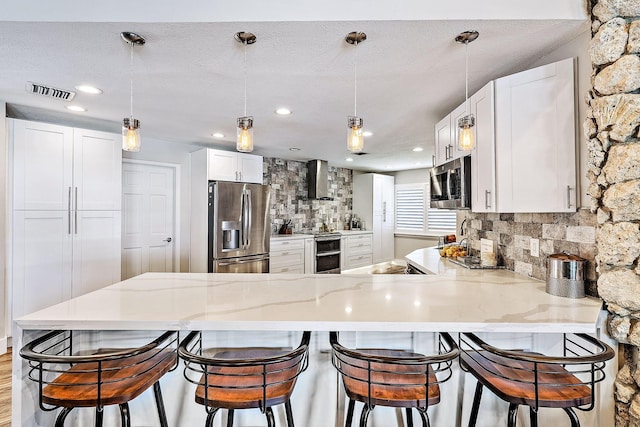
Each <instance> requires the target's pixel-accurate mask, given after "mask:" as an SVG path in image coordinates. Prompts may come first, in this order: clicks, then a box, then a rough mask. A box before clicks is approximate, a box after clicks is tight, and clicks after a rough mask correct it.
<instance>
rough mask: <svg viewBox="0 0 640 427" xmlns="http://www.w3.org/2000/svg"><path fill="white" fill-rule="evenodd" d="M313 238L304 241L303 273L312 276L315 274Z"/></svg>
mask: <svg viewBox="0 0 640 427" xmlns="http://www.w3.org/2000/svg"><path fill="white" fill-rule="evenodd" d="M315 246H316V244H315V239H314V238H313V237H311V238H306V239H304V272H305V273H306V274H313V273H315V272H316V248H315Z"/></svg>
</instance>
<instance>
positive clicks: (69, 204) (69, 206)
mask: <svg viewBox="0 0 640 427" xmlns="http://www.w3.org/2000/svg"><path fill="white" fill-rule="evenodd" d="M67 211H68V212H69V234H71V187H69V203H68V206H67Z"/></svg>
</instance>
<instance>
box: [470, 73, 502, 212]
mask: <svg viewBox="0 0 640 427" xmlns="http://www.w3.org/2000/svg"><path fill="white" fill-rule="evenodd" d="M493 88H494V83H493V82H489V83H488V84H487V85H485V86H484V87H483V88H482V89H480V90H479V91H478V92H476V93H475V94H473V95H472V96H471V97H470V98H469V105H470V106H471V112H472V113H473V114H474V116H475V118H476V124H475V126H473V128H471V129H472V131H473V136H474V138H475V141H476V146H475V147H474V148H473V150H472V151H471V210H472V211H474V212H495V210H496V174H495V157H496V156H495V133H494V117H495V115H494V97H493Z"/></svg>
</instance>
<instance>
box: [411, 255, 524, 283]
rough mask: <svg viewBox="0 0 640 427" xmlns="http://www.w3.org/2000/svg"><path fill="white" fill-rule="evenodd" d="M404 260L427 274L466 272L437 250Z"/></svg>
mask: <svg viewBox="0 0 640 427" xmlns="http://www.w3.org/2000/svg"><path fill="white" fill-rule="evenodd" d="M404 260H405V261H406V262H407V263H409V264H411V265H412V266H414V267H415V268H417V269H418V270H420V271H422V272H423V273H425V274H447V273H451V274H456V272H458V271H460V272H461V273H462V272H464V271H465V270H466V269H465V268H464V267H460V266H457V265H455V264H453V263H452V262H449V260H447V259H446V258H442V257H441V256H440V252H439V251H438V249H436V248H424V249H416V250H415V251H413V252H411V253H410V254H408V255H407V256H405V257H404ZM474 271H478V270H474ZM531 280H535V279H531Z"/></svg>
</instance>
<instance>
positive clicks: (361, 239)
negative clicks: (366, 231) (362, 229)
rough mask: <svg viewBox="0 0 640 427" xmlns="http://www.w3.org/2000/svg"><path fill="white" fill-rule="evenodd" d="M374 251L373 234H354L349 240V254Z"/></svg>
mask: <svg viewBox="0 0 640 427" xmlns="http://www.w3.org/2000/svg"><path fill="white" fill-rule="evenodd" d="M371 252H373V243H372V239H371V235H363V236H353V237H349V239H348V240H347V254H348V255H356V254H366V253H371Z"/></svg>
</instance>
